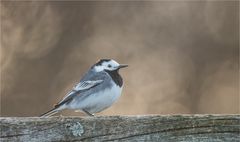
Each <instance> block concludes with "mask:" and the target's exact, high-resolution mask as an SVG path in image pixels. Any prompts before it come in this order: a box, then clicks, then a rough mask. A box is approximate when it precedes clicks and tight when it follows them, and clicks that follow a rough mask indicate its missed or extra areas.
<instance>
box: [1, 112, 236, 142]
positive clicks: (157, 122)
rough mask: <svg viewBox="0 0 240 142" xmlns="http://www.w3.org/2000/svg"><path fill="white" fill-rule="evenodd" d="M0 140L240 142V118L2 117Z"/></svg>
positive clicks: (185, 116)
mask: <svg viewBox="0 0 240 142" xmlns="http://www.w3.org/2000/svg"><path fill="white" fill-rule="evenodd" d="M0 120H1V121H0V122H1V123H0V128H1V135H0V141H1V142H2V141H3V142H5V141H23V142H26V141H36V142H38V141H41V142H43V141H163V142H172V141H201V142H226V141H231V142H239V141H240V133H239V132H240V115H165V116H159V115H155V116H99V117H83V118H80V117H51V118H37V117H36V118H27V117H26V118H21V117H18V118H17V117H16V118H12V117H5V118H4V117H2V118H0Z"/></svg>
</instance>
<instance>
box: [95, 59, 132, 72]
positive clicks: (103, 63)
mask: <svg viewBox="0 0 240 142" xmlns="http://www.w3.org/2000/svg"><path fill="white" fill-rule="evenodd" d="M127 66H128V65H125V64H119V63H118V62H116V61H114V60H113V59H101V60H99V61H98V62H97V63H96V64H94V65H93V67H92V68H93V69H94V70H95V71H96V72H100V71H104V70H106V71H115V70H116V71H117V70H119V69H120V68H125V67H127Z"/></svg>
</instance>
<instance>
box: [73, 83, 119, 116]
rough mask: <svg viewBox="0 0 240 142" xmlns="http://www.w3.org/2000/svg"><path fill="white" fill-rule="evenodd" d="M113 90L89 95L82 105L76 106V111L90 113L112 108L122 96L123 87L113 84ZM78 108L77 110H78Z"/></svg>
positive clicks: (109, 89) (108, 89)
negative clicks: (83, 110) (80, 110)
mask: <svg viewBox="0 0 240 142" xmlns="http://www.w3.org/2000/svg"><path fill="white" fill-rule="evenodd" d="M112 84H113V86H112V87H111V88H107V89H105V90H103V91H100V92H97V93H95V94H91V95H89V96H88V97H87V98H86V99H84V100H83V101H82V102H81V103H79V102H78V104H75V105H74V107H75V109H85V110H87V111H88V112H90V113H96V112H100V111H102V110H104V109H106V108H108V107H110V106H111V105H112V104H113V103H114V102H116V101H117V99H118V98H119V97H120V96H121V92H122V87H119V86H117V85H116V84H115V83H113V82H112ZM76 107H77V108H76Z"/></svg>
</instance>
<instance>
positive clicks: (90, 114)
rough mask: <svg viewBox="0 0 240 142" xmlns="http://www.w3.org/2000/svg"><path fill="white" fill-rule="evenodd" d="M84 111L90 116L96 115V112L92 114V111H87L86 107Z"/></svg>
mask: <svg viewBox="0 0 240 142" xmlns="http://www.w3.org/2000/svg"><path fill="white" fill-rule="evenodd" d="M83 111H84V112H85V113H86V114H87V115H89V116H92V117H93V116H94V114H92V113H90V112H88V111H86V110H84V109H83Z"/></svg>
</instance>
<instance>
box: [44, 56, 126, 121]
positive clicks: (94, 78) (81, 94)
mask: <svg viewBox="0 0 240 142" xmlns="http://www.w3.org/2000/svg"><path fill="white" fill-rule="evenodd" d="M127 66H128V65H123V64H121V65H120V64H118V63H117V62H116V61H114V60H112V59H101V60H99V61H98V62H97V63H96V64H94V65H93V66H92V67H91V68H90V69H89V71H88V72H87V73H86V74H85V75H84V76H83V78H82V79H81V80H80V82H79V83H77V84H76V86H74V87H73V89H72V90H71V91H70V92H69V93H68V94H67V95H66V96H65V97H64V98H63V99H62V100H61V101H60V102H59V103H57V104H56V105H55V107H54V108H53V109H52V110H50V111H48V112H46V113H44V114H42V115H41V117H48V116H51V115H54V114H55V113H58V112H59V111H61V110H64V109H73V110H77V111H79V110H80V111H83V112H85V113H86V114H88V115H90V116H94V113H97V112H100V111H103V110H104V109H106V108H108V107H110V106H111V105H112V104H113V103H114V102H116V100H117V99H118V98H119V97H120V95H121V92H122V87H123V80H122V77H121V76H120V74H119V73H118V71H119V69H121V68H124V67H127Z"/></svg>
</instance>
